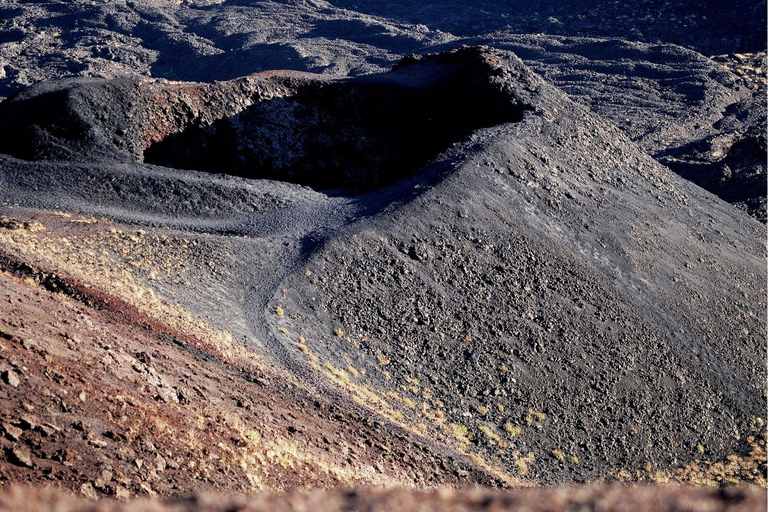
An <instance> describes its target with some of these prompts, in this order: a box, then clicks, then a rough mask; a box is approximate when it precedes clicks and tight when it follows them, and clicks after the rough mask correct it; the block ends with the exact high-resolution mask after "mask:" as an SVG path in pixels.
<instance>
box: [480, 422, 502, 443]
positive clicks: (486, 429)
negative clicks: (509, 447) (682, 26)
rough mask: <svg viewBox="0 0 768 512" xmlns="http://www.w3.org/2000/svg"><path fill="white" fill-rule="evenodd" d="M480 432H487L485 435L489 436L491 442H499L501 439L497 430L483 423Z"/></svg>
mask: <svg viewBox="0 0 768 512" xmlns="http://www.w3.org/2000/svg"><path fill="white" fill-rule="evenodd" d="M480 432H482V433H483V434H485V437H487V438H488V440H489V441H490V442H491V444H495V443H498V442H499V441H500V440H501V438H500V437H499V435H498V434H497V433H496V432H494V431H493V429H492V428H491V427H487V426H485V425H482V426H481V427H480Z"/></svg>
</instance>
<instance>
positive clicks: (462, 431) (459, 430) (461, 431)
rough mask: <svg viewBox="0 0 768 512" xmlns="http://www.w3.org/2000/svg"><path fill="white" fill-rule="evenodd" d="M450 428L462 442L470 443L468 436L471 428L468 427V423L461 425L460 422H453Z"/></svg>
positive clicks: (454, 435)
mask: <svg viewBox="0 0 768 512" xmlns="http://www.w3.org/2000/svg"><path fill="white" fill-rule="evenodd" d="M448 430H449V431H450V433H451V434H452V435H453V437H455V438H456V439H458V440H459V441H461V442H462V443H468V442H469V437H468V432H469V429H468V428H467V426H466V425H459V424H458V423H451V424H449V425H448Z"/></svg>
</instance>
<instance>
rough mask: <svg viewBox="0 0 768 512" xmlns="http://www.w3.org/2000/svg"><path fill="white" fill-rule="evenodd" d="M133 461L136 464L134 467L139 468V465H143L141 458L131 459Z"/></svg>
mask: <svg viewBox="0 0 768 512" xmlns="http://www.w3.org/2000/svg"><path fill="white" fill-rule="evenodd" d="M133 463H134V464H136V467H137V468H139V469H141V466H143V465H144V461H143V460H141V459H136V460H134V461H133Z"/></svg>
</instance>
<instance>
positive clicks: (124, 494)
mask: <svg viewBox="0 0 768 512" xmlns="http://www.w3.org/2000/svg"><path fill="white" fill-rule="evenodd" d="M130 497H131V493H130V492H128V489H126V488H125V487H123V486H122V485H118V486H116V487H115V498H117V499H119V500H127V499H130Z"/></svg>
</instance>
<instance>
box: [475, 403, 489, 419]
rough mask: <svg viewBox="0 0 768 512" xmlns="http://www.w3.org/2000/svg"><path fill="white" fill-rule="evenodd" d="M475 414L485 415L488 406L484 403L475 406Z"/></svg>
mask: <svg viewBox="0 0 768 512" xmlns="http://www.w3.org/2000/svg"><path fill="white" fill-rule="evenodd" d="M477 414H479V415H481V416H485V415H486V414H488V408H487V407H486V406H484V405H481V406H479V407H478V408H477Z"/></svg>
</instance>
